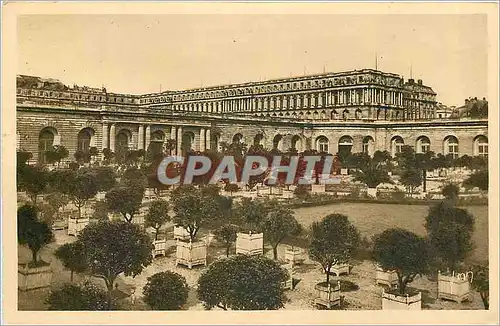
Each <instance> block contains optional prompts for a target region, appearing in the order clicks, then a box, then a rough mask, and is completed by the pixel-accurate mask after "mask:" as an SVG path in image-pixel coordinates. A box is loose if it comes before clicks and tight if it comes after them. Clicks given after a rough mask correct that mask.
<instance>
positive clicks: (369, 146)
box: [363, 136, 374, 155]
mask: <svg viewBox="0 0 500 326" xmlns="http://www.w3.org/2000/svg"><path fill="white" fill-rule="evenodd" d="M373 144H374V140H373V138H372V137H371V136H366V137H365V138H363V153H366V154H368V155H372V154H373V152H374V151H373Z"/></svg>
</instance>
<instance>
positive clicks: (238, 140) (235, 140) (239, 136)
mask: <svg viewBox="0 0 500 326" xmlns="http://www.w3.org/2000/svg"><path fill="white" fill-rule="evenodd" d="M242 142H243V135H242V134H239V133H238V134H236V135H234V136H233V143H242Z"/></svg>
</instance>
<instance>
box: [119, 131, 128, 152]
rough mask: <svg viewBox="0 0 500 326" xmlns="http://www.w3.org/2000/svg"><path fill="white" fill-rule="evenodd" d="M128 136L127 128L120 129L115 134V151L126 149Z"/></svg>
mask: <svg viewBox="0 0 500 326" xmlns="http://www.w3.org/2000/svg"><path fill="white" fill-rule="evenodd" d="M129 136H130V135H129V132H128V130H121V131H120V132H119V133H118V134H117V135H116V152H125V151H127V150H128V143H129Z"/></svg>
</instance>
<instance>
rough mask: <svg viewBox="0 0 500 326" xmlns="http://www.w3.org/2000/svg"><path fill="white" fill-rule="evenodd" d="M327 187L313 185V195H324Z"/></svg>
mask: <svg viewBox="0 0 500 326" xmlns="http://www.w3.org/2000/svg"><path fill="white" fill-rule="evenodd" d="M325 189H326V188H325V185H324V184H322V185H311V193H313V194H317V193H323V192H325Z"/></svg>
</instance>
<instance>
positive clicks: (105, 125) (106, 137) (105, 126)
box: [102, 122, 109, 149]
mask: <svg viewBox="0 0 500 326" xmlns="http://www.w3.org/2000/svg"><path fill="white" fill-rule="evenodd" d="M108 131H109V130H108V123H107V122H104V123H103V124H102V149H105V148H108V146H109V132H108Z"/></svg>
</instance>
